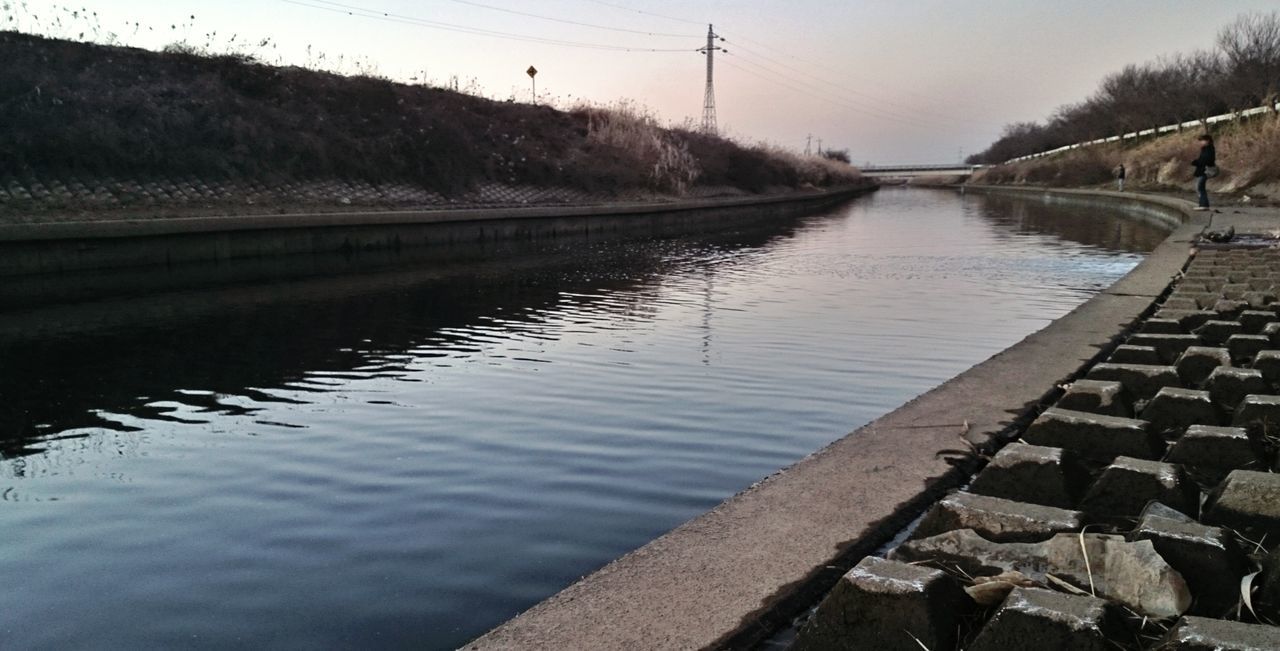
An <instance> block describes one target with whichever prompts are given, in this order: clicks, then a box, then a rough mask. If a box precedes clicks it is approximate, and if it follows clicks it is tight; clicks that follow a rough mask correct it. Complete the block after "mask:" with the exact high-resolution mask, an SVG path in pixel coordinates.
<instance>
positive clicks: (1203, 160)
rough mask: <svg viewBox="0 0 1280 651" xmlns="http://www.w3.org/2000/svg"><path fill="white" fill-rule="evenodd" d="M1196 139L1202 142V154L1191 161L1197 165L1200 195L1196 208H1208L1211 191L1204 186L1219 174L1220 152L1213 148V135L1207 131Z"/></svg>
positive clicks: (1197, 188) (1197, 181)
mask: <svg viewBox="0 0 1280 651" xmlns="http://www.w3.org/2000/svg"><path fill="white" fill-rule="evenodd" d="M1196 140H1197V141H1198V142H1199V143H1200V155H1199V156H1197V157H1196V159H1195V160H1193V161H1191V164H1192V165H1195V167H1196V173H1195V179H1196V192H1197V193H1199V195H1200V205H1198V206H1196V210H1208V209H1209V191H1208V190H1207V189H1206V188H1205V187H1204V186H1205V183H1206V182H1207V181H1208V180H1209V178H1210V177H1212V176H1217V175H1218V153H1217V152H1216V151H1214V149H1213V136H1211V135H1209V134H1207V133H1206V134H1204V135H1202V136H1200V137H1199V138H1196Z"/></svg>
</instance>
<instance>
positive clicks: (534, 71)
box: [525, 66, 538, 104]
mask: <svg viewBox="0 0 1280 651" xmlns="http://www.w3.org/2000/svg"><path fill="white" fill-rule="evenodd" d="M525 74H527V75H529V83H531V84H533V103H534V104H537V103H538V80H537V78H536V75H537V74H538V69H537V68H535V67H533V66H529V69H528V70H525Z"/></svg>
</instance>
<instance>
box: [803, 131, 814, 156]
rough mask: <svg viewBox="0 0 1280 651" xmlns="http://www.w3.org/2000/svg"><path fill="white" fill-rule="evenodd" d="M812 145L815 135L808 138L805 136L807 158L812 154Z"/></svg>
mask: <svg viewBox="0 0 1280 651" xmlns="http://www.w3.org/2000/svg"><path fill="white" fill-rule="evenodd" d="M812 144H813V134H812V133H811V134H809V135H808V136H805V139H804V155H805V156H808V155H809V152H810V149H809V147H810V145H812Z"/></svg>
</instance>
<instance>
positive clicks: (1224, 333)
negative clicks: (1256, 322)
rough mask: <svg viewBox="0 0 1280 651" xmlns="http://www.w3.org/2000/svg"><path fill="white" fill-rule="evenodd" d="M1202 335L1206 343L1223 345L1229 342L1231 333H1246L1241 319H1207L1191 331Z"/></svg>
mask: <svg viewBox="0 0 1280 651" xmlns="http://www.w3.org/2000/svg"><path fill="white" fill-rule="evenodd" d="M1191 332H1192V333H1194V334H1197V335H1200V338H1201V339H1204V342H1205V343H1206V344H1209V345H1210V346H1221V345H1222V344H1225V343H1226V342H1227V339H1228V338H1229V337H1231V335H1239V334H1244V326H1242V325H1240V322H1239V321H1225V320H1218V319H1215V320H1212V321H1206V322H1205V323H1204V325H1202V326H1200V327H1198V328H1196V329H1194V330H1192V331H1191Z"/></svg>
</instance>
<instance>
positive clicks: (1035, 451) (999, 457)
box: [969, 443, 1088, 509]
mask: <svg viewBox="0 0 1280 651" xmlns="http://www.w3.org/2000/svg"><path fill="white" fill-rule="evenodd" d="M1087 483H1088V477H1087V475H1086V473H1085V472H1084V469H1083V468H1082V467H1081V466H1080V464H1079V463H1078V462H1077V461H1076V458H1075V456H1074V455H1073V454H1072V453H1071V452H1069V451H1067V450H1063V449H1060V448H1052V447H1042V446H1039V445H1024V444H1021V443H1014V444H1011V445H1007V446H1005V447H1004V449H1002V450H1000V451H999V452H997V453H996V455H995V457H993V458H992V459H991V462H990V463H988V464H987V467H986V468H983V470H982V472H980V473H978V476H977V477H975V478H974V480H973V483H972V484H971V485H970V486H969V491H970V492H972V493H976V494H978V495H988V496H991V497H1001V498H1004V499H1009V500H1017V501H1020V502H1030V503H1032V504H1039V505H1042V506H1056V507H1059V508H1064V509H1069V508H1071V507H1072V506H1074V505H1075V503H1076V500H1077V499H1079V497H1080V495H1081V494H1082V493H1083V492H1084V489H1085V487H1086V484H1087Z"/></svg>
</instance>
